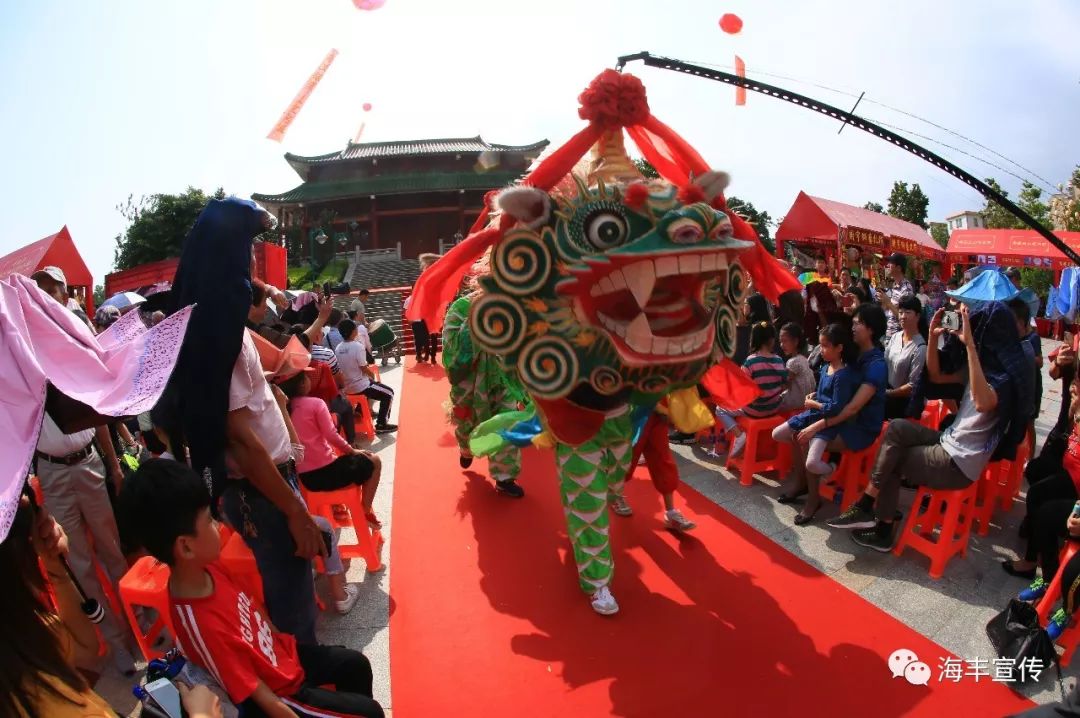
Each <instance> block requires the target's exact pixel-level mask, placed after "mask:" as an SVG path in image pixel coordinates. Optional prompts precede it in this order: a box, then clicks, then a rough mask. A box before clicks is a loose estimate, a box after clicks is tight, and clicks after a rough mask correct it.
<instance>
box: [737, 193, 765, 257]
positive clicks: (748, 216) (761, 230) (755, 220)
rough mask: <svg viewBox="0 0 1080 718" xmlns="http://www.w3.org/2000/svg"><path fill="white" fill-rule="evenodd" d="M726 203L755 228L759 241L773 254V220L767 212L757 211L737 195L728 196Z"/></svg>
mask: <svg viewBox="0 0 1080 718" xmlns="http://www.w3.org/2000/svg"><path fill="white" fill-rule="evenodd" d="M727 204H728V209H730V210H731V211H733V212H735V213H736V214H738V215H739V216H740V217H742V218H743V219H745V220H746V221H747V222H749V223H750V224H751V225H752V226H753V227H754V229H756V230H757V233H758V236H759V237H761V243H762V244H764V245H765V249H767V250H769V254H775V253H776V243H775V242H774V241H773V238H772V229H771V228H772V225H773V224H774V222H773V219H772V217H770V216H769V213H768V212H758V211H757V209H756V208H755V207H754V205H753V204H751V203H750V202H746V201H745V200H741V199H739V198H738V197H728V198H727Z"/></svg>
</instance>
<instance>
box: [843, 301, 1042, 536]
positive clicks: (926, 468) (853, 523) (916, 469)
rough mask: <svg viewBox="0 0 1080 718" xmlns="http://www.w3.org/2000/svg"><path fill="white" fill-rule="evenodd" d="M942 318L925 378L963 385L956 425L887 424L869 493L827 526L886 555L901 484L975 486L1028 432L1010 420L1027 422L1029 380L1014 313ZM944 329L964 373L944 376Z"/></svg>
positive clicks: (990, 310) (989, 309)
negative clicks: (962, 355)
mask: <svg viewBox="0 0 1080 718" xmlns="http://www.w3.org/2000/svg"><path fill="white" fill-rule="evenodd" d="M944 315H945V311H944V310H943V309H939V310H938V311H937V312H936V313H935V314H934V318H933V320H932V321H931V323H930V337H931V339H930V342H929V343H928V344H927V352H926V374H927V377H928V378H929V380H930V382H932V383H934V384H964V385H966V386H965V389H964V392H963V398H962V399H961V401H960V407H959V409H958V411H957V413H956V419H955V420H954V421H953V423H952V424H951V425H950V426H949V427H948V428H947V429H946V430H945V431H935V430H934V429H929V428H927V427H925V426H922V425H920V424H918V423H916V422H914V421H910V420H907V419H895V420H893V421H891V422H889V426H888V428H887V429H886V430H885V436H884V438H883V439H882V443H881V449H880V450H879V451H878V455H877V458H876V459H875V460H874V468H873V470H872V471H871V473H870V486H869V487H868V488H867V489H866V493H865V494H863V496H862V497H860V499H859V501H858V502H857V503H855V505H854V506H852V507H851V508H850V509H848V510H847V511H845V512H844V513H842V514H840V515H839V516H837V517H836V518H835V519H833V520H831V521H829V522H828V525H829V526H832V527H833V528H847V529H854V531H853V533H852V539H853V540H854V541H855V543H857V544H859V545H861V546H866V547H868V548H872V549H874V550H876V551H881V552H888V551H891V550H892V548H893V545H894V544H895V543H896V531H895V522H896V519H897V513H898V512H897V510H896V509H897V503H898V499H899V495H900V484H901V480H902V479H905V478H906V479H907V481H908V482H910V483H911V484H914V485H916V486H929V487H930V488H933V489H963V488H967V487H968V486H970V485H971V482H973V481H978V479H979V475H980V474H981V473H982V470H983V469H984V468H985V467H986V464H987V463H988V462H990V460H991V458H992V457H993V455H994V454H995V452H996V451H997V450H998V449H1001V452H1002V454H1003V455H1005V456H1009V455H1010V453H1009V452H1010V451H1014V450H1015V446H1016V444H1017V443H1018V442H1019V440H1021V439H1022V437H1023V434H1024V431H1025V430H1026V421H1025V420H1023V419H1018V420H1016V419H1013V417H1022V416H1024V410H1023V404H1024V403H1025V402H1026V401H1029V398H1030V396H1031V394H1032V392H1033V377H1032V375H1031V366H1030V360H1029V359H1027V357H1026V356H1025V354H1024V352H1023V350H1022V349H1021V347H1020V341H1019V337H1018V336H1017V333H1016V323H1015V321H1014V320H1013V318H1012V312H1010V311H1009V309H1008V308H1007V307H1006V306H1005V305H1004V304H1001V303H999V302H992V303H989V304H987V305H986V306H985V307H983V308H980V309H979V310H978V311H976V312H969V311H968V308H967V305H962V306H961V309H960V328H959V329H958V330H947V329H946V328H945V327H944V326H943V325H942V319H943V317H944ZM947 331H949V332H950V333H951V334H953V335H954V336H955V337H956V338H957V339H959V340H960V342H961V344H963V348H964V350H965V352H966V355H967V359H966V363H967V366H966V369H962V370H960V371H956V372H953V373H949V374H946V373H945V372H943V371H942V367H941V362H940V358H939V349H938V338H939V337H941V336H943V335H944V334H945V333H946V332H947ZM976 336H978V337H979V340H978V343H976V340H975V337H976ZM1025 397H1027V398H1025ZM1017 421H1018V422H1019V423H1017Z"/></svg>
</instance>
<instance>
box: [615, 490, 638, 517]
mask: <svg viewBox="0 0 1080 718" xmlns="http://www.w3.org/2000/svg"><path fill="white" fill-rule="evenodd" d="M611 510H612V511H614V512H615V513H617V514H618V515H619V516H631V515H633V513H634V509H632V508H630V504H629V503H627V501H626V497H625V496H623V495H621V494H619V495H618V496H612V497H611Z"/></svg>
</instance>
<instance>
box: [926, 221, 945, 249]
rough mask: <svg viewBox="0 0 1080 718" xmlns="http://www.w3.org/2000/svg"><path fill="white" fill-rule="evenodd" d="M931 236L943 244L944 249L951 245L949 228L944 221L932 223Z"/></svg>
mask: <svg viewBox="0 0 1080 718" xmlns="http://www.w3.org/2000/svg"><path fill="white" fill-rule="evenodd" d="M930 236H931V237H933V238H934V241H935V242H937V243H938V244H939V245H941V248H942V249H945V248H946V247H948V246H949V228H948V227H946V226H945V223H944V222H934V223H932V224H931V225H930Z"/></svg>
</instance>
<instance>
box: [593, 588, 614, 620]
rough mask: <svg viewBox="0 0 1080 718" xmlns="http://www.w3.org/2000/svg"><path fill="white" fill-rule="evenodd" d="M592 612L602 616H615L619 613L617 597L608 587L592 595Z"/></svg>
mask: <svg viewBox="0 0 1080 718" xmlns="http://www.w3.org/2000/svg"><path fill="white" fill-rule="evenodd" d="M592 610H594V611H596V612H597V613H599V614H600V615H601V616H613V615H615V614H616V613H618V612H619V604H618V603H616V602H615V597H614V596H612V595H611V590H610V589H609V588H608V587H607V586H601V587H600V588H599V589H597V591H596V593H594V594H593V595H592Z"/></svg>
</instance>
